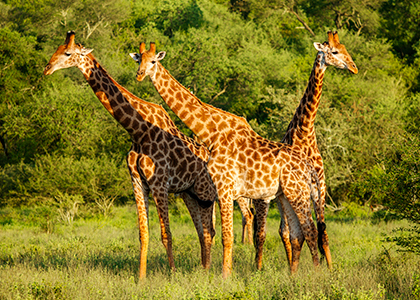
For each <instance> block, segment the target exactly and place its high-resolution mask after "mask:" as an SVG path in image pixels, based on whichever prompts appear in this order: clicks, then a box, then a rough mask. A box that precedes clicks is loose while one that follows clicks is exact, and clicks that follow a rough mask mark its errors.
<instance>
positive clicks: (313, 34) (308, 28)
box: [289, 9, 315, 37]
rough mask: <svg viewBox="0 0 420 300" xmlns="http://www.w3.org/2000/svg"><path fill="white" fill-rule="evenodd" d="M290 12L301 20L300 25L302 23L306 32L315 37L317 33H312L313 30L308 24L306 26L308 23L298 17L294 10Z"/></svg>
mask: <svg viewBox="0 0 420 300" xmlns="http://www.w3.org/2000/svg"><path fill="white" fill-rule="evenodd" d="M289 12H291V13H292V14H294V15H295V16H296V18H297V19H298V20H299V22H300V23H302V25H303V27H305V29H306V30H308V31H309V33H310V34H311V35H312V36H313V37H315V33H314V32H313V31H312V29H311V28H310V27H309V25H308V24H306V22H305V21H304V20H303V19H302V18H301V17H300V16H299V15H298V13H297V12H295V11H294V10H293V9H291V10H289Z"/></svg>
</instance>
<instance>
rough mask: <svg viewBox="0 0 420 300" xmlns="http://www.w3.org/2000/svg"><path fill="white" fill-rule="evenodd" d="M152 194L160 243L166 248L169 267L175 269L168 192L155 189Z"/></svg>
mask: <svg viewBox="0 0 420 300" xmlns="http://www.w3.org/2000/svg"><path fill="white" fill-rule="evenodd" d="M152 193H153V190H152ZM154 195H155V196H154V198H155V201H156V207H157V210H158V216H159V222H160V233H161V240H162V244H163V246H164V247H165V249H166V254H167V256H168V261H169V267H170V268H171V269H172V271H175V260H174V255H173V252H172V233H171V230H170V227H169V213H168V193H167V192H166V191H165V192H162V190H160V191H155V193H154Z"/></svg>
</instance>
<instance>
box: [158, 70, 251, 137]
mask: <svg viewBox="0 0 420 300" xmlns="http://www.w3.org/2000/svg"><path fill="white" fill-rule="evenodd" d="M157 64H158V65H159V66H160V67H161V68H162V69H163V70H165V72H166V74H167V75H168V76H169V77H170V78H171V79H172V80H174V81H175V82H176V83H178V84H179V85H180V86H182V87H183V88H184V89H185V90H186V91H188V93H189V94H190V95H191V96H192V97H194V98H195V99H196V100H197V102H198V103H200V104H201V105H202V106H203V107H205V108H206V109H208V110H210V111H216V112H218V113H222V114H225V115H228V116H230V117H232V118H234V119H236V120H237V121H239V123H241V124H243V125H244V126H246V127H248V128H249V129H251V130H253V129H252V127H251V126H250V125H249V123H248V121H247V120H246V119H245V118H244V117H240V116H237V115H235V114H232V113H230V112H227V111H224V110H223V109H220V108H217V107H215V106H213V105H211V104H208V103H205V102H203V101H201V100H200V98H198V97H197V96H196V95H194V94H193V93H191V92H190V91H189V90H188V89H187V88H186V87H184V86H183V85H182V84H181V83H180V82H179V81H178V80H176V78H175V77H173V76H172V75H171V73H169V71H168V70H166V68H165V67H164V66H163V65H162V64H161V63H160V62H157Z"/></svg>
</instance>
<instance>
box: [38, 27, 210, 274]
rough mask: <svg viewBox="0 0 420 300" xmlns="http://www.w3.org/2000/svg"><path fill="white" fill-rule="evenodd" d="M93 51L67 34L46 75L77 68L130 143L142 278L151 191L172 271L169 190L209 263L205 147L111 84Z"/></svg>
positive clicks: (158, 110) (129, 162)
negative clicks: (178, 198) (176, 195)
mask: <svg viewBox="0 0 420 300" xmlns="http://www.w3.org/2000/svg"><path fill="white" fill-rule="evenodd" d="M90 51H91V50H88V49H85V48H84V47H83V46H81V45H78V44H75V43H74V33H73V32H69V33H68V35H67V39H66V42H65V44H64V45H61V46H59V47H58V49H57V51H56V52H55V53H54V54H53V56H52V57H51V59H50V61H49V63H48V65H47V66H46V68H45V71H44V74H46V75H49V74H52V73H53V72H54V71H56V70H59V69H63V68H69V67H73V66H75V67H77V68H79V69H80V70H81V72H82V73H83V75H84V77H85V78H86V80H87V81H88V83H89V85H90V86H91V87H92V90H93V91H94V93H95V94H96V96H97V97H98V99H99V100H100V101H101V102H102V104H103V105H104V107H105V108H106V109H107V110H108V111H109V113H111V115H112V116H113V117H114V118H115V119H116V120H117V121H118V122H119V123H120V124H121V125H122V126H123V127H124V128H125V129H126V130H127V132H128V133H129V134H130V136H131V140H132V146H131V149H130V151H129V153H128V155H127V165H128V168H129V171H130V175H131V179H132V185H133V190H134V195H135V199H136V204H137V210H138V221H139V233H140V271H139V276H140V278H144V277H145V276H146V261H147V248H148V244H149V232H148V197H149V193H150V192H151V193H152V196H153V199H154V201H155V202H156V207H157V209H158V215H159V219H160V225H161V236H162V243H163V245H164V246H165V248H166V251H167V255H168V259H169V264H170V266H171V268H172V269H175V263H174V258H173V254H172V235H171V231H170V227H169V217H168V193H181V196H182V198H183V200H184V202H185V204H186V205H187V208H188V210H189V212H190V214H191V217H192V219H193V222H194V225H195V227H196V230H197V233H198V236H199V240H200V245H201V259H202V264H203V266H204V267H205V268H206V269H208V268H209V267H210V251H211V244H212V238H213V237H214V234H215V231H214V228H213V223H212V222H213V220H212V211H213V204H214V201H215V199H216V198H217V190H216V188H215V185H214V184H213V182H212V180H211V177H210V175H209V172H208V171H207V162H208V160H209V158H210V157H209V152H208V150H207V149H206V148H205V147H204V146H202V145H200V144H198V143H197V142H195V141H194V140H193V139H191V138H189V137H187V136H185V135H184V134H183V133H181V132H180V131H179V130H178V128H177V127H176V126H175V124H174V123H173V122H172V120H171V119H170V117H169V115H168V114H167V112H166V111H165V110H164V109H163V108H162V107H161V106H159V105H155V104H152V103H149V102H146V101H143V100H141V99H139V98H137V97H136V96H134V95H133V94H131V93H130V92H128V91H127V90H126V89H125V88H123V87H122V86H120V85H119V84H118V83H117V82H115V81H114V80H113V79H112V78H111V77H110V76H109V75H108V73H107V72H106V71H105V70H104V69H103V68H102V67H101V66H100V65H99V63H98V62H97V60H96V59H95V58H94V56H93V55H92V54H91V53H90Z"/></svg>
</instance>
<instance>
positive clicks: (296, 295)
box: [0, 205, 420, 299]
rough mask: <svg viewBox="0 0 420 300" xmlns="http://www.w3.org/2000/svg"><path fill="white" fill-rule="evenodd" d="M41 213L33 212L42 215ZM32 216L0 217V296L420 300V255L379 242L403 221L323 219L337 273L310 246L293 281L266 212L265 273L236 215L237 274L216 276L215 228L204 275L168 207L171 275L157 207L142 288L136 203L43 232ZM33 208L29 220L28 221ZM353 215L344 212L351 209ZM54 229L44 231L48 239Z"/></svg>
mask: <svg viewBox="0 0 420 300" xmlns="http://www.w3.org/2000/svg"><path fill="white" fill-rule="evenodd" d="M38 210H39V209H38ZM38 210H36V209H32V210H31V209H26V210H22V209H21V210H18V209H13V210H12V209H3V210H1V211H0V299H419V297H420V258H419V257H418V256H415V255H413V254H407V253H400V252H397V251H396V249H395V247H393V246H392V244H388V243H385V242H383V241H382V240H383V238H384V237H385V236H387V235H389V234H390V232H391V231H392V230H393V229H394V228H396V227H398V226H401V225H402V223H401V222H396V221H393V222H390V223H384V222H379V223H376V224H375V223H373V222H372V220H371V218H370V216H369V214H358V215H357V214H354V213H351V214H350V215H351V217H345V214H344V213H342V215H338V216H337V215H331V216H329V218H328V219H327V226H328V233H329V236H330V242H331V251H332V254H333V260H334V269H333V270H332V271H328V269H327V268H326V266H325V264H323V265H322V266H321V267H320V268H319V269H317V270H315V269H314V267H313V266H312V263H311V258H310V254H309V251H308V249H307V247H306V246H305V249H304V251H303V253H302V257H301V264H300V266H299V271H298V274H297V275H295V276H290V275H289V272H288V265H287V262H286V257H285V253H284V250H283V246H282V243H281V241H280V238H279V235H278V225H279V215H278V213H277V211H276V209H275V208H271V209H270V213H269V222H268V229H267V241H266V243H265V248H264V260H263V270H262V271H257V270H255V268H254V266H253V259H254V253H255V252H254V249H253V246H251V245H242V244H241V243H240V240H241V238H240V232H241V228H240V227H241V220H240V213H239V212H238V211H235V228H234V232H235V245H234V272H233V275H232V276H231V277H230V278H229V279H227V280H223V279H222V277H221V261H222V245H221V235H220V222H219V220H218V224H217V228H216V229H217V235H216V238H215V244H214V246H213V250H212V267H211V269H210V271H208V272H206V271H204V270H202V268H201V266H200V259H199V242H198V238H197V236H196V233H195V230H194V227H193V225H192V222H191V221H190V220H189V217H188V212H187V211H186V209H184V208H182V206H179V205H174V206H172V210H171V231H172V234H173V237H174V255H175V263H176V266H177V271H176V272H174V273H173V272H171V270H170V268H169V267H168V263H167V258H166V253H165V250H164V248H163V246H162V244H161V242H160V229H159V224H158V218H157V215H156V210H155V208H154V207H151V209H150V235H151V241H150V245H149V255H148V266H147V267H148V270H147V278H146V280H144V281H138V279H137V275H138V273H137V272H138V259H139V241H138V229H137V224H136V220H137V218H136V211H135V207H134V205H127V206H123V207H115V208H114V209H113V211H112V213H111V215H108V217H106V218H105V217H103V216H96V217H89V218H85V219H81V218H79V219H75V220H74V222H73V223H71V224H69V223H65V222H63V221H59V220H58V219H54V221H53V222H50V223H53V224H52V225H51V226H50V227H49V228H46V227H45V225H43V224H45V221H42V219H43V218H45V217H44V215H43V214H39V211H38ZM31 211H32V213H33V214H35V215H32V216H31ZM349 212H350V210H349ZM49 232H50V233H49Z"/></svg>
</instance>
